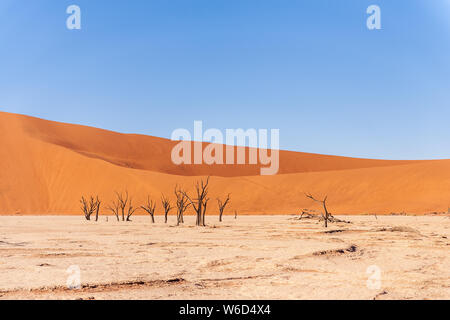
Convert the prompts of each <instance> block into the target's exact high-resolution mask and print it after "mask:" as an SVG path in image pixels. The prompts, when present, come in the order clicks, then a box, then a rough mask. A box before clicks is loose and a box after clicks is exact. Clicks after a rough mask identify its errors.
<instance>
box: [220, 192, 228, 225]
mask: <svg viewBox="0 0 450 320" xmlns="http://www.w3.org/2000/svg"><path fill="white" fill-rule="evenodd" d="M228 203H230V194H228V196H227V198H226V199H225V201H222V200H220V199H219V198H217V205H218V206H219V222H222V216H223V211H224V210H225V207H226V206H227V204H228Z"/></svg>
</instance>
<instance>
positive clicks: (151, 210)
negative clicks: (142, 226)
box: [141, 196, 156, 223]
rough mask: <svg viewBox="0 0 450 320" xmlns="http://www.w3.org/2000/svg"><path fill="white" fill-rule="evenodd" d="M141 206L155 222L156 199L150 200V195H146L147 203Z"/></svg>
mask: <svg viewBox="0 0 450 320" xmlns="http://www.w3.org/2000/svg"><path fill="white" fill-rule="evenodd" d="M141 208H142V209H144V210H145V211H147V213H148V214H149V215H150V216H151V217H152V223H155V209H156V201H153V200H151V199H150V196H148V197H147V204H146V205H145V206H141Z"/></svg>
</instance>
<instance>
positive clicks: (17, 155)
mask: <svg viewBox="0 0 450 320" xmlns="http://www.w3.org/2000/svg"><path fill="white" fill-rule="evenodd" d="M174 144H175V142H172V141H169V140H167V139H162V138H156V137H150V136H143V135H128V134H120V133H115V132H111V131H106V130H101V129H97V128H91V127H86V126H80V125H72V124H63V123H57V122H52V121H47V120H42V119H37V118H33V117H28V116H23V115H16V114H10V113H0V146H1V148H0V176H1V179H0V214H17V213H20V214H80V209H79V198H80V197H81V195H89V194H96V195H97V194H98V195H99V196H100V197H101V199H102V201H103V206H104V207H105V206H106V204H108V203H109V202H110V201H111V200H112V199H113V195H114V191H123V190H128V191H129V193H130V194H131V195H133V197H134V202H135V203H136V204H140V203H142V202H143V201H144V200H145V199H146V198H147V195H151V196H153V197H157V198H159V197H160V195H161V193H164V194H166V195H168V196H172V195H173V188H174V186H175V185H176V184H178V185H181V186H184V187H185V188H186V189H188V190H192V189H193V185H194V182H195V181H196V180H197V179H199V177H198V176H205V175H211V176H212V178H211V188H210V198H211V202H210V212H211V214H213V213H215V212H216V211H217V210H216V208H217V207H216V203H215V199H216V197H218V196H224V195H226V194H227V193H232V204H231V206H230V208H229V209H228V212H229V213H234V210H237V211H238V212H239V213H240V214H286V213H296V212H298V211H299V210H300V209H301V208H316V206H317V205H316V204H314V203H312V202H311V201H310V200H308V199H306V198H305V197H304V195H303V192H311V193H313V194H315V195H317V197H320V196H324V195H325V194H327V195H328V198H329V207H330V209H331V211H333V212H335V213H343V214H344V213H346V214H358V213H378V214H383V213H384V214H386V213H391V212H408V213H427V212H434V211H447V207H448V206H449V202H450V188H449V187H450V160H434V161H385V160H370V159H354V158H346V157H335V156H325V155H317V154H308V153H300V152H289V151H281V152H280V171H279V174H278V175H276V176H259V166H255V165H233V166H230V165H215V166H208V165H195V166H194V165H191V166H176V165H174V164H173V163H172V161H171V159H170V151H171V149H172V147H173V146H174ZM172 199H173V197H172ZM158 209H160V207H159V208H158ZM158 209H157V210H158ZM317 209H319V208H317ZM158 211H160V210H158ZM102 213H104V214H106V213H107V212H106V210H105V209H103V210H102Z"/></svg>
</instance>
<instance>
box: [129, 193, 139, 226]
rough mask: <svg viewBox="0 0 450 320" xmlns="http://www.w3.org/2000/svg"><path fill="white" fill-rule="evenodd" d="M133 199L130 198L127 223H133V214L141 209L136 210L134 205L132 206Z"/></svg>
mask: <svg viewBox="0 0 450 320" xmlns="http://www.w3.org/2000/svg"><path fill="white" fill-rule="evenodd" d="M132 200H133V199H132V198H130V200H129V202H128V203H129V204H128V212H127V221H131V219H130V218H131V216H132V215H133V213H135V212H136V210H137V209H139V207H136V208H134V207H133V204H132Z"/></svg>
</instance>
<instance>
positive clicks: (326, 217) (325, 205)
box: [305, 193, 333, 228]
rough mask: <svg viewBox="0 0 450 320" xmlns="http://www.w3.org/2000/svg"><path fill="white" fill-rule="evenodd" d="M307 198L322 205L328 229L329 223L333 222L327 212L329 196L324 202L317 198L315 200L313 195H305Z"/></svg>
mask: <svg viewBox="0 0 450 320" xmlns="http://www.w3.org/2000/svg"><path fill="white" fill-rule="evenodd" d="M305 196H306V197H307V198H309V199H311V200H313V201H315V202H318V203H321V204H322V206H323V210H324V212H325V213H324V214H323V215H322V217H323V220H324V221H325V228H328V221H330V222H332V220H331V219H332V217H333V216H332V215H331V214H330V213H329V212H328V210H327V199H328V196H325V198H324V199H323V200H317V199H316V198H314V197H313V196H312V195H310V194H307V193H305Z"/></svg>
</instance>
